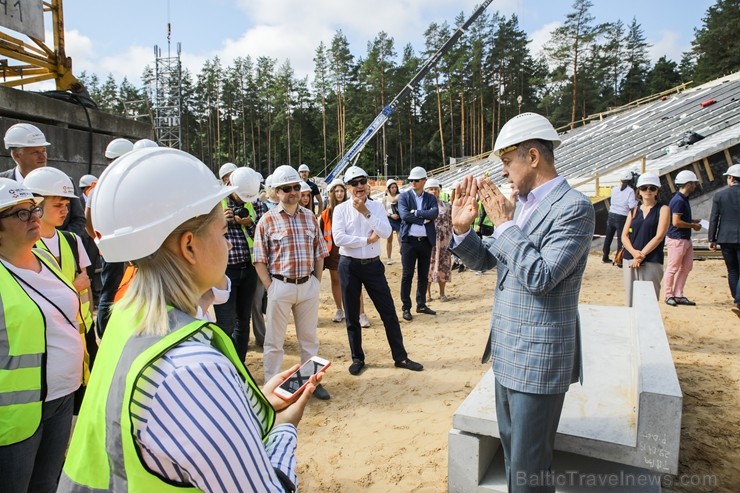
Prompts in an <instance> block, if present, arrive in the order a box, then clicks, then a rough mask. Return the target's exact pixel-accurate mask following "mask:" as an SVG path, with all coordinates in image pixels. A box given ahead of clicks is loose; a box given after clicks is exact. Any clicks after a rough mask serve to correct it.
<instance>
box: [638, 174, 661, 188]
mask: <svg viewBox="0 0 740 493" xmlns="http://www.w3.org/2000/svg"><path fill="white" fill-rule="evenodd" d="M643 185H653V186H655V187H659V188H660V178H658V175H656V174H654V173H643V174H641V175H640V177H639V178H638V179H637V188H640V187H641V186H643Z"/></svg>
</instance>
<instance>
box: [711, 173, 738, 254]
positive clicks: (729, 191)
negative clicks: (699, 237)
mask: <svg viewBox="0 0 740 493" xmlns="http://www.w3.org/2000/svg"><path fill="white" fill-rule="evenodd" d="M708 236H709V241H710V242H712V243H719V244H720V245H721V244H723V243H734V244H740V184H738V185H732V186H730V187H727V188H726V189H725V190H720V191H719V192H717V193H715V194H714V198H713V199H712V213H711V215H710V216H709V235H708Z"/></svg>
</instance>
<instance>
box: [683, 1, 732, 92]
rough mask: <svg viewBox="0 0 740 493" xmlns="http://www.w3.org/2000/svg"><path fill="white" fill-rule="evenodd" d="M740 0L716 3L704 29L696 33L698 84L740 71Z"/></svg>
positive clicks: (693, 44) (694, 43) (695, 76)
mask: <svg viewBox="0 0 740 493" xmlns="http://www.w3.org/2000/svg"><path fill="white" fill-rule="evenodd" d="M738 19H740V0H717V3H716V4H715V5H713V6H712V7H709V9H708V10H707V13H706V15H705V17H704V19H702V21H703V23H704V25H703V26H702V27H701V28H700V29H698V30H695V31H694V33H695V38H694V40H693V41H692V42H691V45H692V53H693V55H694V57H695V59H696V68H695V72H694V79H695V82H696V83H702V82H706V81H708V80H712V79H715V78H717V77H721V76H723V75H726V74H729V73H732V72H736V71H738V70H740V36H738Z"/></svg>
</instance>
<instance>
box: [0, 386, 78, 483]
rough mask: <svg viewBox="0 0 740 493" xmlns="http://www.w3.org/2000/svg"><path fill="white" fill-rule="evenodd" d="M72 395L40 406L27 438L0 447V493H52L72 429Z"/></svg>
mask: <svg viewBox="0 0 740 493" xmlns="http://www.w3.org/2000/svg"><path fill="white" fill-rule="evenodd" d="M73 404H74V393H72V394H69V395H67V396H65V397H60V398H59V399H54V400H53V401H49V402H44V403H43V404H42V406H43V407H42V414H41V424H40V425H39V429H38V430H36V433H34V434H33V435H32V436H31V437H30V438H27V439H26V440H23V441H22V442H18V443H14V444H13V445H6V446H4V447H0V478H2V479H0V493H18V492H28V493H54V492H55V491H56V490H57V483H58V482H59V475H60V474H61V473H62V466H63V465H64V453H65V451H66V450H67V444H68V443H69V434H70V431H71V429H72V407H73Z"/></svg>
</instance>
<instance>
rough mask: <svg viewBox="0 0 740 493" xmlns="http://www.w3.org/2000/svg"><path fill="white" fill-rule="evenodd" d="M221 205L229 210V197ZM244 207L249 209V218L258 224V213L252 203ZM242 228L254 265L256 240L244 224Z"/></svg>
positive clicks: (245, 204)
mask: <svg viewBox="0 0 740 493" xmlns="http://www.w3.org/2000/svg"><path fill="white" fill-rule="evenodd" d="M221 205H222V206H223V208H224V210H225V209H228V208H229V199H228V197H226V198H224V199H223V200H222V201H221ZM244 207H246V208H247V211H248V212H249V217H251V218H252V222H253V223H256V222H257V213H256V212H255V211H254V206H253V205H252V203H251V202H244ZM240 226H241V228H242V233H244V237H245V238H246V239H247V246H248V247H249V256H250V257H251V260H252V263H254V239H253V238H252V237H251V236H250V235H249V231H247V227H246V226H244V225H243V224H241V225H240Z"/></svg>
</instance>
